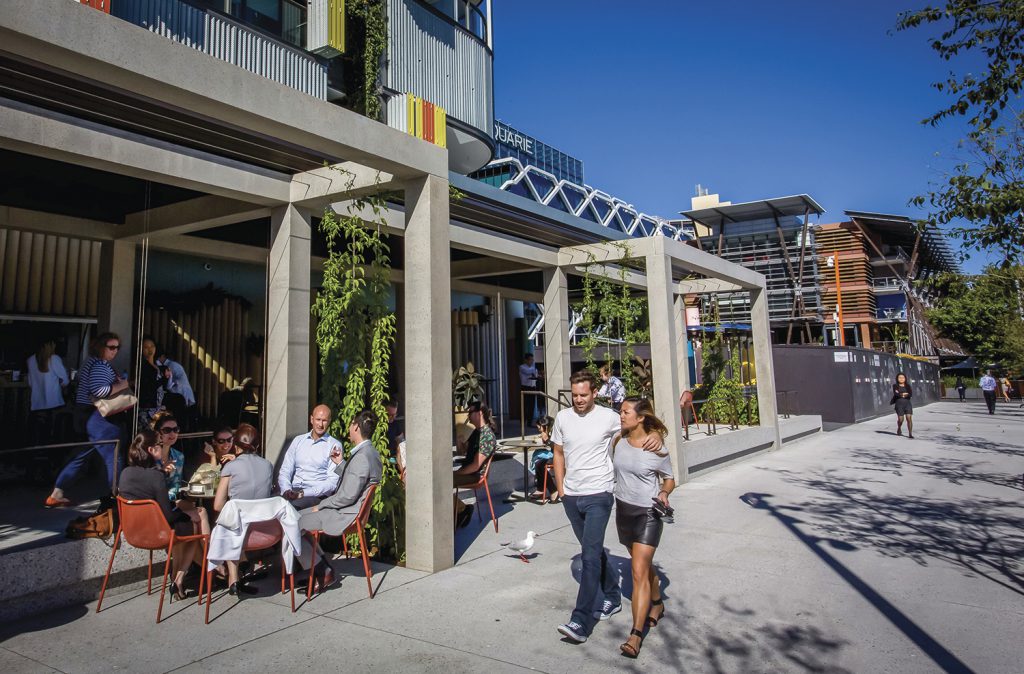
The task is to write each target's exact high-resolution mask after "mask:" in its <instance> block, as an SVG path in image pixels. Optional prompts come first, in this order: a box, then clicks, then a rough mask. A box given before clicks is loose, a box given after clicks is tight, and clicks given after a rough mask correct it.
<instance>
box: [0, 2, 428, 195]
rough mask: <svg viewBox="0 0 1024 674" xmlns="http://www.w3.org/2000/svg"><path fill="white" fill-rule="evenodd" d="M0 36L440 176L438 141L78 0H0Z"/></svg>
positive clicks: (211, 107)
mask: <svg viewBox="0 0 1024 674" xmlns="http://www.w3.org/2000/svg"><path fill="white" fill-rule="evenodd" d="M0 43H2V44H3V45H4V49H5V50H6V51H8V52H11V53H14V54H18V55H20V56H22V57H24V58H28V59H32V60H34V61H37V62H39V63H45V64H47V65H48V66H49V67H51V68H57V69H60V70H64V71H67V72H70V73H72V74H74V75H77V76H80V77H86V78H89V79H92V80H95V81H99V82H104V83H106V84H108V85H110V86H113V87H116V88H119V89H121V90H123V91H127V92H132V93H134V94H137V95H139V96H145V97H147V98H148V99H150V100H153V101H156V102H159V103H162V104H165V105H167V106H168V107H171V108H174V109H177V110H187V111H190V112H193V113H195V114H198V115H200V116H204V117H207V118H209V119H216V120H223V121H224V122H225V123H227V124H230V125H232V126H235V127H237V128H242V129H247V130H249V131H252V132H253V133H256V134H263V135H266V136H268V137H271V138H278V139H280V140H282V141H284V142H287V143H291V144H294V145H297V146H299V147H304V148H309V149H312V150H315V151H316V152H319V153H323V154H327V155H329V156H335V157H339V158H344V159H345V160H348V161H354V162H357V163H359V164H362V165H364V166H372V167H374V168H376V169H380V170H382V171H387V172H389V173H392V174H394V175H401V176H403V177H409V176H413V175H422V174H424V173H430V174H433V175H437V176H443V177H446V176H447V174H448V152H447V150H445V149H444V148H441V147H437V146H436V145H433V144H432V143H428V142H426V141H422V140H419V139H418V138H414V137H413V136H410V135H409V134H407V133H403V132H401V131H398V130H396V129H392V128H390V127H388V126H386V125H384V124H380V123H378V122H375V121H373V120H370V119H368V118H366V117H364V116H363V115H360V114H358V113H355V112H352V111H350V110H346V109H344V108H341V107H339V106H337V105H332V104H330V103H328V102H327V101H323V100H319V99H316V98H313V97H311V96H308V95H305V94H302V93H299V92H297V91H296V90H295V89H293V88H291V87H288V86H285V85H283V84H278V83H276V82H273V81H272V80H269V79H267V78H265V77H261V76H260V75H256V74H254V73H250V72H248V71H247V70H244V69H242V68H239V67H238V66H235V65H232V64H230V63H227V62H225V61H221V60H220V59H217V58H214V57H212V56H210V55H207V54H204V53H202V52H199V51H197V50H195V49H192V48H190V47H187V46H185V45H182V44H179V43H176V42H174V41H172V40H168V39H167V38H165V37H163V36H161V35H157V34H155V33H152V32H150V31H148V30H146V29H145V28H141V27H139V26H135V25H132V24H130V23H128V22H126V21H122V20H120V19H117V18H115V17H112V16H110V15H109V14H105V13H103V12H97V11H95V10H93V9H91V8H90V7H87V6H83V5H80V4H78V3H70V2H67V0H33V2H32V11H25V9H24V6H23V5H22V4H21V3H12V2H5V3H0ZM310 168H311V169H312V168H317V167H315V166H310ZM282 201H287V197H285V199H283V200H282Z"/></svg>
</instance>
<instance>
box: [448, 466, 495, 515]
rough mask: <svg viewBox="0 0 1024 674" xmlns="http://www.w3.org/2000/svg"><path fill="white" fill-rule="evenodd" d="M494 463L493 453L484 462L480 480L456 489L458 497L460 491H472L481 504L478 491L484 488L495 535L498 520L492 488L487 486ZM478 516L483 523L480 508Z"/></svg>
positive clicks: (477, 511)
mask: <svg viewBox="0 0 1024 674" xmlns="http://www.w3.org/2000/svg"><path fill="white" fill-rule="evenodd" d="M493 461H494V454H493V453H492V454H491V455H490V456H488V457H487V460H486V461H484V466H483V469H481V471H480V479H479V480H478V481H477V482H474V483H473V484H464V485H460V486H458V487H455V494H456V496H457V495H458V493H459V490H460V489H472V490H473V496H474V497H475V498H476V501H477V503H478V504H479V503H480V496H479V493H478V490H479V489H480V488H481V487H483V489H484V492H486V494H487V507H488V508H490V509H491V522H493V523H494V533H498V518H497V517H495V516H494V504H493V503H492V502H491V487H490V485H489V484H487V475H488V474H489V473H490V472H491V463H492V462H493ZM476 516H477V519H478V521H480V522H482V521H483V519H484V518H483V515H481V514H480V508H477V510H476Z"/></svg>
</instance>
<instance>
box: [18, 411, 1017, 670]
mask: <svg viewBox="0 0 1024 674" xmlns="http://www.w3.org/2000/svg"><path fill="white" fill-rule="evenodd" d="M915 418H916V422H917V423H916V425H915V431H916V436H917V437H916V438H915V439H914V440H910V439H908V438H906V437H898V436H896V435H895V434H894V431H895V421H894V418H893V417H889V418H882V419H876V420H874V421H870V422H867V423H863V424H858V425H854V426H848V427H844V428H841V429H838V430H835V431H833V432H830V433H827V434H821V435H817V436H812V437H810V438H808V439H805V440H802V441H800V442H797V443H794V444H791V445H787V446H786V447H785V448H783V449H782V450H780V451H778V452H775V453H772V454H769V455H763V456H760V457H756V458H754V459H752V460H750V461H747V462H744V463H740V464H737V465H733V466H730V467H727V468H724V469H722V470H719V471H717V472H714V473H712V474H710V475H707V476H704V477H701V478H698V479H696V480H693V481H692V482H690V483H687V484H686V485H684V486H683V487H682V488H681V489H680V490H679V491H678V492H677V493H676V495H675V496H674V498H673V501H674V505H675V507H676V511H677V515H678V517H677V522H676V523H675V524H674V525H671V526H666V531H665V535H664V538H663V540H662V546H661V548H660V549H659V550H658V554H657V556H656V561H657V562H658V565H659V568H660V571H661V573H662V574H663V578H664V581H663V582H664V584H665V595H666V607H667V614H666V616H665V618H664V620H663V621H662V622H661V623H660V624H659V625H658V626H657V627H655V628H653V629H652V630H651V632H650V634H649V636H648V637H647V639H646V640H645V642H644V646H643V650H642V652H641V654H640V658H639V660H637V661H635V662H634V661H630V660H627V659H625V658H623V657H621V656H620V655H619V651H618V645H619V644H620V643H621V642H622V641H623V640H624V639H625V636H626V634H627V633H628V630H629V622H630V619H629V617H628V612H629V607H628V601H627V602H625V604H624V607H623V608H624V610H623V612H622V613H620V614H618V615H616V616H614V617H613V618H612V619H611V620H610V621H608V622H606V623H602V624H599V625H598V626H597V628H596V629H595V632H594V634H593V636H592V638H591V639H590V641H588V642H587V643H586V644H583V645H571V644H569V643H566V642H564V641H561V640H560V638H559V636H558V635H557V634H556V632H555V629H554V628H555V626H556V625H557V624H558V623H560V622H562V621H564V620H566V619H567V618H568V616H569V612H570V610H571V608H572V603H573V600H574V597H575V593H576V582H575V581H574V580H573V571H576V572H577V573H578V564H579V559H578V556H577V555H578V551H579V549H578V546H577V544H576V542H575V540H574V539H573V536H572V532H571V531H570V529H569V527H568V525H567V523H566V520H565V517H564V515H563V513H562V511H561V508H560V506H551V505H549V506H538V505H533V504H517V505H515V506H511V505H506V504H501V505H500V507H499V510H500V526H501V531H500V533H497V534H496V533H495V532H494V530H493V528H492V527H491V526H490V524H489V523H487V522H486V521H484V522H483V523H479V522H477V521H476V518H475V517H474V520H473V524H472V525H471V526H470V527H469V528H468V529H467V530H461V531H460V532H459V534H458V537H457V546H458V549H457V551H456V552H457V555H458V558H459V563H458V565H457V566H456V567H455V568H452V569H449V570H447V571H444V572H441V573H437V574H434V575H427V574H423V573H419V572H414V571H410V570H407V569H403V568H392V569H386V568H385V567H383V566H381V567H379V568H378V572H377V575H375V576H374V583H375V584H377V585H379V590H378V594H377V596H376V598H375V599H372V600H370V599H368V598H367V594H366V583H365V581H364V579H363V577H362V574H361V570H358V569H359V564H358V562H357V561H355V560H351V561H345V562H341V563H340V564H339V567H340V568H341V570H342V571H343V573H346V574H347V573H352V574H353V575H351V576H347V577H345V578H344V579H343V582H342V584H341V586H340V587H339V586H335V587H333V588H332V589H330V590H329V591H328V592H326V593H325V594H323V595H321V596H319V597H317V598H315V599H314V600H313V601H312V602H309V603H303V604H302V606H301V608H300V609H299V611H298V612H297V613H295V614H292V613H291V612H290V611H289V609H288V597H287V595H279V594H276V593H274V592H273V588H274V585H275V583H276V581H275V580H274V579H273V578H271V579H268V580H264V581H261V583H260V587H261V588H262V590H263V592H262V594H261V595H260V596H259V597H256V598H246V599H244V600H242V601H240V602H236V600H235V599H234V598H233V597H228V596H223V597H221V598H219V599H217V600H216V601H215V602H214V604H213V610H212V613H213V615H214V616H215V620H214V621H213V622H212V623H211V624H210V625H209V626H204V625H203V623H202V616H201V612H200V611H199V609H198V608H197V607H196V606H195V604H194V603H192V602H189V603H183V604H177V603H176V604H173V605H171V606H170V607H169V609H170V610H166V609H167V607H165V616H166V618H165V620H164V622H163V623H161V624H160V625H159V626H157V625H155V624H154V623H153V619H154V615H155V610H156V597H155V596H154V597H149V598H147V597H145V596H144V592H142V591H140V590H139V588H138V587H137V586H136V587H135V588H133V589H129V590H126V591H122V592H120V593H118V594H116V595H112V596H109V597H108V599H107V601H106V602H105V603H104V610H103V612H102V613H100V614H95V613H94V609H95V604H90V605H87V606H76V607H71V608H67V609H63V610H60V611H55V612H52V613H49V614H46V615H43V616H39V617H35V618H30V619H26V620H23V621H21V622H18V623H16V624H8V625H4V626H2V628H0V630H2V631H0V671H4V672H11V673H13V672H50V671H63V672H110V671H129V672H166V671H179V670H183V671H194V672H201V671H216V672H220V671H250V672H251V671H272V672H300V671H301V672H309V671H343V672H364V671H398V672H405V671H408V672H420V671H425V672H445V673H446V674H453V673H455V672H480V671H488V672H495V673H496V672H514V671H524V670H537V671H544V672H581V671H587V672H595V671H637V672H640V671H643V672H681V671H686V672H805V671H806V672H901V673H904V672H936V671H950V672H966V671H975V672H1019V671H1021V667H1020V662H1021V656H1020V654H1019V650H1020V635H1021V634H1022V633H1024V533H1022V532H1024V527H1022V525H1024V503H1022V495H1024V491H1022V475H1021V474H1022V473H1024V446H1022V444H1024V443H1022V442H1021V437H1022V432H1024V410H1021V409H1019V408H1018V407H1017V405H1016V404H1013V405H1011V406H1003V405H1001V406H1000V407H999V409H998V414H997V415H996V416H995V417H991V416H989V415H988V414H986V413H985V412H984V406H983V404H982V403H979V402H973V403H969V404H966V405H960V404H957V403H938V404H933V405H930V406H928V407H926V408H922V409H919V410H918V413H917V415H916V417H915ZM530 529H532V530H534V531H536V532H538V533H539V534H540V537H539V539H538V543H537V545H536V547H535V550H534V552H535V554H534V556H532V558H531V560H530V563H529V564H524V563H522V562H521V561H519V560H518V559H517V558H515V557H514V556H510V554H509V553H507V552H506V551H505V550H503V549H502V547H501V545H500V543H501V542H504V541H508V540H511V539H515V538H521V537H522V536H523V535H524V534H525V533H526V531H527V530H530ZM606 542H607V545H608V547H609V549H610V550H611V552H612V554H613V555H614V556H615V560H616V561H617V562H618V563H619V565H620V567H621V568H622V569H623V570H626V569H627V568H628V567H627V559H626V556H625V552H624V550H623V549H622V548H621V546H619V545H618V543H617V542H616V539H615V535H614V529H613V527H609V533H608V537H607V539H606ZM272 575H273V574H272ZM624 589H625V596H626V597H627V598H628V596H629V594H630V588H629V582H628V581H626V582H625V588H624ZM300 599H301V598H300Z"/></svg>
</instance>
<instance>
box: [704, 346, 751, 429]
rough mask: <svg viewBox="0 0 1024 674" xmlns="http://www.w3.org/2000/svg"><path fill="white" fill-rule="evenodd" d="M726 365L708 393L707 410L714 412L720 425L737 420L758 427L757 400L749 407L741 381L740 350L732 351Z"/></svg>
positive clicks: (705, 405)
mask: <svg viewBox="0 0 1024 674" xmlns="http://www.w3.org/2000/svg"><path fill="white" fill-rule="evenodd" d="M702 352H703V350H702ZM725 365H726V367H725V368H724V369H723V370H722V371H721V372H719V373H718V376H717V377H716V379H715V381H714V384H712V385H711V390H710V391H708V394H707V402H706V403H705V404H704V407H705V409H706V410H708V411H712V412H713V413H714V415H715V419H717V420H718V422H719V423H721V422H729V421H733V420H735V421H736V423H738V424H741V425H751V426H753V425H756V424H757V423H759V418H758V412H757V399H756V398H754V399H751V400H750V401H749V406H748V401H747V399H746V397H745V396H744V387H743V382H741V381H740V372H741V369H740V357H739V349H732V356H730V358H729V360H728V361H726V363H725Z"/></svg>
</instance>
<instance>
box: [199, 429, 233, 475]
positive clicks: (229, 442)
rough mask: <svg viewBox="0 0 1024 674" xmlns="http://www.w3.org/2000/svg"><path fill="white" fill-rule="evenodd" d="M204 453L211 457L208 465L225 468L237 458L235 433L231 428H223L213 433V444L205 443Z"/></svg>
mask: <svg viewBox="0 0 1024 674" xmlns="http://www.w3.org/2000/svg"><path fill="white" fill-rule="evenodd" d="M203 453H204V454H206V456H207V457H209V461H207V463H210V464H213V465H214V466H223V465H224V464H226V463H227V462H228V461H231V460H233V459H234V458H235V456H237V454H238V452H237V450H236V449H235V432H234V431H233V430H231V427H230V426H221V427H220V428H218V429H217V430H215V431H214V432H213V444H212V445H211V444H210V443H208V442H207V443H204V444H203Z"/></svg>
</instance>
